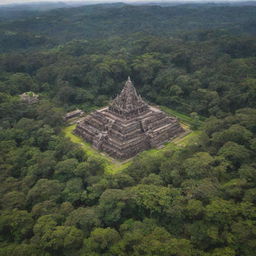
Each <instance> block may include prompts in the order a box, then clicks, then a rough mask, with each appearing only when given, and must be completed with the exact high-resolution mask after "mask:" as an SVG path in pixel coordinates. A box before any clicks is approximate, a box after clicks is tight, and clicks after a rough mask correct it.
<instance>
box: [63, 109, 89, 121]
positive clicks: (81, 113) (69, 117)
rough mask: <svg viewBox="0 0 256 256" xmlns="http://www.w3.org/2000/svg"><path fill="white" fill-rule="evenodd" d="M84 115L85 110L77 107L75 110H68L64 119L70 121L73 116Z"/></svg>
mask: <svg viewBox="0 0 256 256" xmlns="http://www.w3.org/2000/svg"><path fill="white" fill-rule="evenodd" d="M83 115H84V111H83V110H81V109H76V110H74V111H71V112H68V113H67V114H66V115H65V116H64V120H65V121H69V120H70V119H73V118H78V117H81V116H83Z"/></svg>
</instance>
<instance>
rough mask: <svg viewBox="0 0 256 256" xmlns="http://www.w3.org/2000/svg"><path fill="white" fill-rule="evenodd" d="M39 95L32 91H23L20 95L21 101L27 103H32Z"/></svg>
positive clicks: (37, 99) (36, 100)
mask: <svg viewBox="0 0 256 256" xmlns="http://www.w3.org/2000/svg"><path fill="white" fill-rule="evenodd" d="M38 97H39V96H38V95H37V94H35V93H33V92H24V93H22V94H21V95H20V99H21V101H23V102H25V103H27V104H34V103H37V102H38V101H39V98H38Z"/></svg>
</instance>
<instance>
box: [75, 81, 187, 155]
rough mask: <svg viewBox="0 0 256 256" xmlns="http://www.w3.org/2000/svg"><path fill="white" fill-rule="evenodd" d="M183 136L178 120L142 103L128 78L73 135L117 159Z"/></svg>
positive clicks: (78, 126)
mask: <svg viewBox="0 0 256 256" xmlns="http://www.w3.org/2000/svg"><path fill="white" fill-rule="evenodd" d="M182 132H184V130H183V129H182V127H181V126H180V124H179V122H178V120H177V119H176V118H174V117H171V116H168V115H166V114H165V113H164V112H162V111H161V110H159V109H158V108H156V107H152V106H150V105H148V104H147V103H146V102H144V101H143V100H142V98H141V96H140V95H138V94H137V92H136V90H135V88H134V86H133V84H132V82H131V80H130V78H128V80H127V81H126V83H125V86H124V88H123V90H122V91H121V93H120V94H119V95H118V96H117V97H116V98H115V99H114V100H113V101H112V103H111V104H110V105H109V106H108V107H105V108H102V109H100V110H97V111H94V112H92V113H91V114H89V115H87V116H86V117H85V118H83V119H82V120H81V121H80V122H79V123H78V125H77V127H76V129H75V130H74V133H75V134H77V135H78V136H81V137H82V138H83V139H84V140H86V141H87V142H90V143H92V145H93V147H94V148H96V149H98V150H102V151H104V152H106V153H107V154H109V155H110V156H112V157H114V158H117V159H128V158H130V157H133V156H135V155H136V154H137V153H139V152H141V151H143V150H146V149H150V148H154V147H159V146H161V145H162V144H163V143H165V142H167V141H169V140H170V139H172V138H174V137H176V136H177V135H179V134H180V133H182Z"/></svg>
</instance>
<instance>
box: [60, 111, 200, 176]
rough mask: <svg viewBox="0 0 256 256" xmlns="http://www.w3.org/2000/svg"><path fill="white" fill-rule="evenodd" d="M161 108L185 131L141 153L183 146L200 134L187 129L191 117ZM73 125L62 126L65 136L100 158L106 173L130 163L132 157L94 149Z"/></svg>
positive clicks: (158, 151) (159, 151)
mask: <svg viewBox="0 0 256 256" xmlns="http://www.w3.org/2000/svg"><path fill="white" fill-rule="evenodd" d="M161 109H162V110H163V111H165V112H166V113H168V114H170V115H173V116H176V117H177V118H178V119H179V120H180V121H181V122H182V127H183V128H184V129H185V130H186V133H185V134H183V135H181V136H179V137H177V138H175V139H174V140H172V141H170V142H167V143H165V144H164V146H163V147H162V148H159V149H149V150H147V151H144V152H143V153H142V154H149V155H152V156H153V155H156V154H162V153H164V152H166V151H169V150H173V149H177V148H179V147H185V146H187V145H189V144H193V143H195V141H196V140H197V138H198V137H199V136H200V134H201V131H200V130H196V131H191V130H190V129H189V127H190V125H191V123H193V122H194V120H193V119H192V118H191V117H189V116H186V115H184V114H181V113H178V112H176V111H174V110H171V109H169V108H166V107H161ZM75 126H76V124H73V125H70V126H66V127H64V128H63V133H64V135H65V137H67V138H69V139H70V140H71V141H72V142H74V143H77V144H79V145H80V146H81V148H82V149H83V151H84V152H85V154H86V155H87V156H97V157H99V158H101V159H102V160H104V162H105V170H106V172H107V173H109V174H115V173H117V172H119V171H122V170H124V169H125V168H127V167H128V166H129V165H130V164H131V162H132V159H128V160H126V161H118V160H116V159H113V158H111V157H109V156H108V155H106V154H104V153H102V152H99V151H97V150H96V149H94V148H93V147H92V146H91V144H89V143H87V142H85V141H84V140H83V139H82V138H80V137H78V136H76V135H74V134H73V130H74V129H75Z"/></svg>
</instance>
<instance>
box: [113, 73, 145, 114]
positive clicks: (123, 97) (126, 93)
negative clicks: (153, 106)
mask: <svg viewBox="0 0 256 256" xmlns="http://www.w3.org/2000/svg"><path fill="white" fill-rule="evenodd" d="M146 106H147V104H146V103H145V102H144V101H143V100H142V98H141V96H140V95H138V94H137V92H136V89H135V87H134V85H133V83H132V81H131V79H130V77H128V79H127V81H126V82H125V85H124V88H123V89H122V91H121V93H120V94H119V95H117V97H116V98H115V99H114V100H113V102H112V104H111V107H112V108H114V109H116V110H118V109H119V110H120V111H125V112H130V111H133V110H136V109H140V108H142V107H146Z"/></svg>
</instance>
